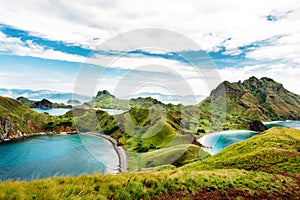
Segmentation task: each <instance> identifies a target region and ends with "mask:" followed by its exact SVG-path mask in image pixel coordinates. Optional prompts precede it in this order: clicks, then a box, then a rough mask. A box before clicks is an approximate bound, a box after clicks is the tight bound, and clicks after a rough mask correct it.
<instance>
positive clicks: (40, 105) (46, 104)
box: [33, 99, 53, 109]
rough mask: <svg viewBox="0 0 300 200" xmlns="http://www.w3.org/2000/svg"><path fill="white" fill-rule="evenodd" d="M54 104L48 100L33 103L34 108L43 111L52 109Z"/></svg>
mask: <svg viewBox="0 0 300 200" xmlns="http://www.w3.org/2000/svg"><path fill="white" fill-rule="evenodd" d="M52 104H53V103H52V102H51V101H49V100H47V99H42V100H41V101H36V102H34V103H33V107H34V108H41V109H51V108H52Z"/></svg>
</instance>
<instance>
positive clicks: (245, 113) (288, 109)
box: [199, 77, 300, 129]
mask: <svg viewBox="0 0 300 200" xmlns="http://www.w3.org/2000/svg"><path fill="white" fill-rule="evenodd" d="M224 92H225V95H226V105H225V106H226V115H225V116H224V117H226V118H225V126H224V127H223V128H224V129H236V128H248V127H247V124H245V122H248V121H250V120H261V121H275V120H288V119H290V120H296V119H300V96H299V95H297V94H294V93H292V92H290V91H288V90H286V89H285V88H284V87H283V85H282V84H280V83H277V82H275V81H274V80H272V79H270V78H266V77H264V78H261V79H257V78H256V77H250V78H249V79H247V80H245V81H243V82H241V81H239V82H234V83H230V82H228V81H224V82H223V83H222V84H220V85H219V86H218V87H217V88H216V89H215V90H213V91H212V92H211V94H210V96H209V97H208V98H206V99H205V100H203V101H202V102H201V103H200V104H199V107H200V109H201V111H202V112H203V114H204V115H207V116H210V115H211V110H210V109H211V101H212V99H215V100H216V99H217V100H216V102H218V99H220V101H222V98H224V96H223V95H224ZM223 101H225V100H223Z"/></svg>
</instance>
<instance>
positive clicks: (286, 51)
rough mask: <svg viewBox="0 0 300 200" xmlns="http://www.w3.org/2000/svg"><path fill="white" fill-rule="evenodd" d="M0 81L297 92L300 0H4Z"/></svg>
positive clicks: (186, 91) (83, 89) (92, 88)
mask: <svg viewBox="0 0 300 200" xmlns="http://www.w3.org/2000/svg"><path fill="white" fill-rule="evenodd" d="M0 76H1V79H0V88H9V89H12V88H17V89H33V90H40V89H50V90H55V91H61V92H74V91H75V92H77V93H82V94H95V92H96V91H97V90H100V89H107V90H109V91H110V92H112V93H114V94H116V95H117V96H122V95H123V96H125V95H126V94H134V93H141V92H160V93H164V94H177V95H178V94H181V95H191V94H194V95H204V96H207V95H209V93H210V91H211V90H212V89H213V88H215V87H216V86H217V85H218V84H219V83H220V82H221V81H224V80H228V81H239V80H245V79H247V78H249V77H250V76H256V77H257V78H261V77H269V78H272V79H274V80H275V81H277V82H280V83H282V84H283V85H284V87H285V88H287V89H288V90H290V91H292V92H295V93H297V94H300V87H299V85H300V79H299V77H300V1H299V0H284V1H282V0H251V1H250V0H244V1H240V0H214V1H211V0H186V1H182V0H164V1H158V0H151V1H143V0H122V1H121V0H87V1H86V0H74V1H71V3H69V2H67V1H63V0H44V1H40V0H31V1H18V0H10V1H4V0H0Z"/></svg>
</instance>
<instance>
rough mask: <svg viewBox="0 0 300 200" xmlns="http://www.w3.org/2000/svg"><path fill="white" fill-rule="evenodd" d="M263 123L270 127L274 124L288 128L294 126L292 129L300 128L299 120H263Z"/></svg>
mask: <svg viewBox="0 0 300 200" xmlns="http://www.w3.org/2000/svg"><path fill="white" fill-rule="evenodd" d="M264 125H265V126H266V127H267V128H272V127H274V126H280V127H289V128H294V129H299V130H300V121H292V120H288V121H275V122H264Z"/></svg>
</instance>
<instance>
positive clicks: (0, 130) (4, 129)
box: [0, 118, 13, 141]
mask: <svg viewBox="0 0 300 200" xmlns="http://www.w3.org/2000/svg"><path fill="white" fill-rule="evenodd" d="M12 127H13V125H12V123H11V121H10V120H9V119H4V118H0V141H2V140H4V139H5V138H6V137H7V136H8V134H9V132H10V130H11V129H12Z"/></svg>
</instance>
